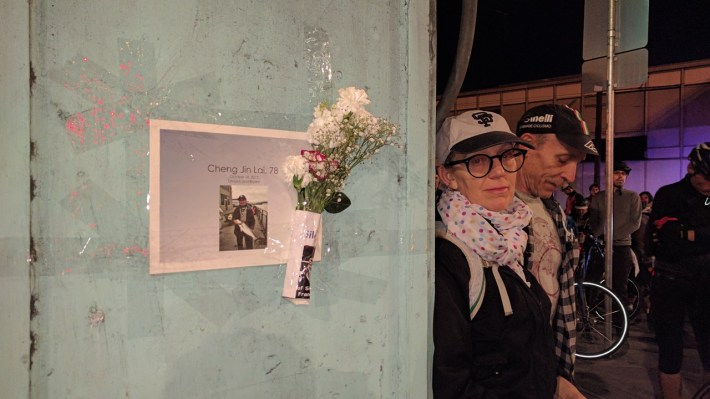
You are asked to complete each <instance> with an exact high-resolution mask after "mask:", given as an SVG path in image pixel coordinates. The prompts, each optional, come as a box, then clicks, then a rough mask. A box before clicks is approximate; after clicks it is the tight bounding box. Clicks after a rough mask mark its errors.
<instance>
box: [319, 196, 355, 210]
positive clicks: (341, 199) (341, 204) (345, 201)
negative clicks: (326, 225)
mask: <svg viewBox="0 0 710 399" xmlns="http://www.w3.org/2000/svg"><path fill="white" fill-rule="evenodd" d="M350 204H351V202H350V198H348V196H347V195H345V193H342V192H337V193H335V194H333V195H332V196H331V197H330V198H329V199H328V203H327V204H326V206H325V210H326V211H328V212H329V213H340V212H342V211H344V210H346V209H347V208H348V207H349V206H350Z"/></svg>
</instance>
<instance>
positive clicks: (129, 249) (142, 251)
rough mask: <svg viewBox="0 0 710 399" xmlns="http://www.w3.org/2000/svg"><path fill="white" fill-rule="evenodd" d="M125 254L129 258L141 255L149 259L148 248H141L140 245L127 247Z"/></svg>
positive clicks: (124, 250) (124, 249)
mask: <svg viewBox="0 0 710 399" xmlns="http://www.w3.org/2000/svg"><path fill="white" fill-rule="evenodd" d="M123 253H124V254H126V255H127V256H130V255H133V254H141V255H143V256H145V257H146V258H147V257H148V254H149V252H148V248H141V247H139V246H138V245H131V246H130V247H125V248H123Z"/></svg>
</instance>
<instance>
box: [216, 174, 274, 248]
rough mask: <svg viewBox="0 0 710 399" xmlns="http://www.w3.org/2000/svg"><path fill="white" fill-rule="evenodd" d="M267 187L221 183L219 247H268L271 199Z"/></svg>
mask: <svg viewBox="0 0 710 399" xmlns="http://www.w3.org/2000/svg"><path fill="white" fill-rule="evenodd" d="M266 189H267V187H266V186H231V185H230V186H219V201H220V205H219V212H220V215H221V217H220V224H219V250H220V251H236V250H239V251H242V250H250V249H264V248H266V237H268V223H269V202H268V196H267V193H266Z"/></svg>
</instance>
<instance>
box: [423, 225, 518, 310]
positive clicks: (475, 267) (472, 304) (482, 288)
mask: <svg viewBox="0 0 710 399" xmlns="http://www.w3.org/2000/svg"><path fill="white" fill-rule="evenodd" d="M434 231H435V236H436V237H439V238H443V239H445V240H446V241H449V242H450V243H452V244H454V245H456V247H457V248H458V249H460V250H461V252H462V253H463V254H464V256H465V257H466V261H467V262H468V268H469V270H470V272H471V278H470V279H469V281H468V303H469V311H470V315H471V319H472V320H473V318H474V317H475V316H476V313H478V311H479V310H480V309H481V304H482V303H483V295H484V294H485V292H486V277H485V275H484V274H483V268H484V267H490V268H491V271H492V272H493V278H494V280H495V282H496V285H497V286H498V292H499V293H500V300H501V303H502V304H503V312H504V313H505V315H506V316H510V315H512V314H513V307H512V306H511V304H510V298H509V297H508V290H507V289H506V288H505V284H503V279H502V278H501V276H500V271H499V270H498V268H499V267H500V266H498V265H497V264H496V263H493V262H488V261H485V260H483V259H481V257H480V256H478V255H476V254H475V253H474V252H473V251H471V249H470V248H469V247H468V246H466V244H464V243H463V241H461V240H459V239H458V238H456V237H454V236H453V235H451V234H449V232H448V231H447V229H446V227H445V226H444V224H443V223H441V222H436V229H435V230H434Z"/></svg>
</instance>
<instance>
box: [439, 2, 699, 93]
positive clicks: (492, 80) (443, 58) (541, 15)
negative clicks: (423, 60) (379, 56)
mask: <svg viewBox="0 0 710 399" xmlns="http://www.w3.org/2000/svg"><path fill="white" fill-rule="evenodd" d="M460 10H461V0H438V5H437V26H438V31H437V35H438V38H437V39H438V40H437V46H438V47H437V48H438V52H437V94H441V92H442V91H443V89H444V87H445V85H446V82H447V80H448V76H449V73H450V71H451V65H452V63H453V60H454V57H455V53H456V41H457V38H458V29H459V22H460ZM708 11H710V3H708V2H707V0H682V1H670V0H650V1H649V35H648V45H647V46H646V48H647V49H648V52H649V56H648V58H649V66H656V65H664V64H671V63H676V62H684V61H692V60H699V59H705V58H710V22H708V21H707V18H706V15H707V14H708ZM583 21H584V1H582V0H479V1H478V18H477V21H476V35H475V37H474V44H473V52H472V54H471V62H470V64H469V68H468V73H467V77H466V79H465V81H464V84H463V87H462V88H461V91H462V92H465V91H470V90H476V89H482V88H492V87H497V86H500V85H506V84H511V83H519V82H526V81H531V80H538V79H546V78H554V77H559V76H566V75H577V74H580V73H581V71H582V62H583V60H582V35H583Z"/></svg>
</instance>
